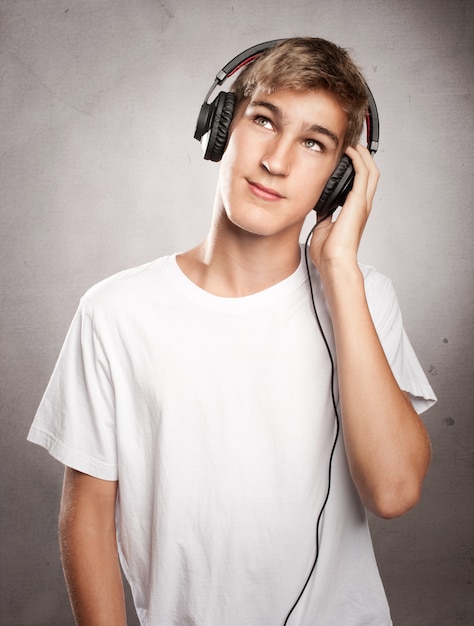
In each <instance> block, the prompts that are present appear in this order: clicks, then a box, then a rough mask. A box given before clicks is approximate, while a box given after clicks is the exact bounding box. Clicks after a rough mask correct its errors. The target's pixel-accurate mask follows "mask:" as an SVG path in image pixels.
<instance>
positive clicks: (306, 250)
mask: <svg viewBox="0 0 474 626" xmlns="http://www.w3.org/2000/svg"><path fill="white" fill-rule="evenodd" d="M327 217H329V215H327V216H326V217H325V218H323V219H326V218H327ZM321 221H323V220H320V221H319V222H316V224H315V225H314V226H313V227H312V228H311V230H310V232H309V234H308V237H307V238H306V241H305V248H304V255H305V263H306V273H307V276H308V283H309V290H310V294H311V303H312V307H313V312H314V316H315V318H316V322H317V324H318V328H319V330H320V332H321V336H322V338H323V341H324V345H325V346H326V350H327V353H328V355H329V361H330V363H331V399H332V405H333V408H334V414H335V419H336V433H335V435H334V441H333V444H332V448H331V454H330V455H329V467H328V488H327V491H326V496H325V498H324V502H323V504H322V506H321V509H320V511H319V515H318V519H317V522H316V553H315V557H314V560H313V564H312V566H311V569H310V571H309V574H308V576H307V577H306V580H305V582H304V585H303V587H302V589H301V591H300V593H299V595H298V597H297V598H296V600H295V602H294V604H293V606H292V607H291V609H290V610H289V612H288V614H287V616H286V618H285V621H284V622H283V626H287V624H288V620H289V619H290V617H291V614H292V613H293V611H294V610H295V608H296V606H297V604H298V602H299V601H300V600H301V598H302V596H303V594H304V592H305V590H306V588H307V586H308V584H309V581H310V580H311V577H312V575H313V573H314V570H315V569H316V564H317V562H318V558H319V548H320V540H319V527H320V524H321V519H322V516H323V513H324V511H325V509H326V504H327V503H328V500H329V494H330V491H331V476H332V461H333V458H334V452H335V450H336V444H337V441H338V438H339V431H340V419H339V412H338V410H337V402H336V395H335V391H334V389H335V378H336V368H335V364H334V357H333V355H332V352H331V348H330V347H329V342H328V340H327V337H326V335H325V333H324V330H323V327H322V324H321V320H320V318H319V314H318V310H317V307H316V301H315V297H314V291H313V284H312V282H311V271H310V267H309V259H308V244H309V240H310V238H311V236H312V234H313V232H314V229H315V228H316V227H317V226H318V225H319V224H320V223H321Z"/></svg>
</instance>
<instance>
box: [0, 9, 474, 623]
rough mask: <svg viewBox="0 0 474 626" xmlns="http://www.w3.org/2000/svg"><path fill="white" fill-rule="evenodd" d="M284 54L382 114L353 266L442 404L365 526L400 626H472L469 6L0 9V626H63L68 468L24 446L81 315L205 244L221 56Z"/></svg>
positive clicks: (429, 416)
mask: <svg viewBox="0 0 474 626" xmlns="http://www.w3.org/2000/svg"><path fill="white" fill-rule="evenodd" d="M297 34H305V35H319V36H323V37H326V38H329V39H332V40H334V41H336V42H338V43H340V44H341V45H343V46H345V47H348V48H350V49H352V50H353V51H354V55H355V57H356V59H357V60H358V62H359V64H360V65H361V66H362V68H363V70H364V72H365V74H366V77H367V79H368V81H369V83H370V85H371V87H372V89H373V91H374V94H375V96H376V100H377V103H378V106H379V110H380V115H381V149H380V152H379V154H378V156H377V162H378V165H379V167H380V169H381V172H382V179H381V182H380V188H379V193H378V201H377V203H376V208H375V210H374V214H373V217H372V218H371V222H370V224H369V226H368V228H367V232H366V237H365V241H364V243H363V248H362V251H361V260H364V261H365V262H368V263H371V264H374V265H376V266H377V267H378V268H379V269H380V270H381V271H383V272H385V273H387V274H389V275H390V276H391V277H392V278H393V280H394V283H395V286H396V288H397V291H398V294H399V299H400V302H401V305H402V309H403V311H404V316H405V323H406V327H407V329H408V331H409V334H410V337H411V339H412V342H413V344H414V345H415V348H416V350H417V352H418V354H419V357H420V360H421V362H422V364H423V365H424V367H425V369H426V371H427V373H428V375H429V378H430V382H431V383H432V384H433V386H434V388H435V391H436V392H437V394H438V396H439V398H440V401H439V403H438V405H437V406H436V407H435V408H434V409H432V410H431V411H430V412H429V413H428V414H427V415H426V423H427V426H428V428H429V432H430V434H431V437H432V441H433V446H434V460H433V466H432V469H431V472H430V475H429V477H428V480H427V483H426V488H425V492H424V497H423V500H422V502H421V503H420V505H419V506H418V507H417V508H416V509H415V510H414V511H412V512H411V513H410V514H408V515H407V516H406V517H404V518H402V519H400V520H395V521H389V522H387V521H379V520H373V530H374V541H375V544H376V549H377V554H378V557H379V561H380V567H381V571H382V573H383V576H384V580H385V583H386V587H387V592H388V595H389V598H390V601H391V604H392V609H393V617H394V623H395V625H396V626H440V625H442V626H451V625H452V624H466V625H467V624H472V623H473V620H474V615H473V604H472V584H471V583H472V569H470V567H471V561H470V556H472V552H471V550H472V521H473V520H472V512H473V496H472V453H473V450H472V442H473V438H472V429H473V423H474V420H473V419H472V418H473V391H472V390H473V376H472V375H473V350H472V348H473V342H472V336H473V333H472V331H473V322H472V319H473V289H472V261H473V258H472V256H473V255H472V250H473V246H472V237H473V212H472V202H473V183H472V179H473V174H472V172H473V151H472V138H473V136H474V133H473V98H472V91H473V62H472V59H473V57H474V55H473V3H472V1H471V0H457V1H456V0H451V1H450V0H358V1H357V2H354V0H332V1H331V2H325V3H323V2H315V0H292V1H291V2H288V1H287V0H286V1H283V0H273V1H272V2H270V1H269V0H260V1H259V2H254V0H240V1H239V2H238V3H235V4H231V3H229V2H226V1H225V0H224V1H223V0H200V1H197V2H179V1H178V0H165V1H163V2H158V1H157V0H82V1H81V2H72V1H71V0H68V1H67V0H57V1H53V0H42V1H36V2H31V1H28V0H2V2H0V82H1V99H0V112H1V126H0V128H1V130H0V133H1V137H0V159H1V165H0V172H1V173H0V176H1V189H2V202H1V206H0V211H1V215H0V220H1V222H0V227H1V236H2V244H1V246H0V271H1V280H2V284H1V290H2V291H1V301H0V312H1V351H0V370H1V371H0V385H1V392H0V393H1V403H0V409H1V422H2V423H1V433H2V435H1V444H0V445H1V450H0V463H1V493H0V495H1V507H2V511H1V528H0V538H1V549H0V575H1V580H0V583H1V585H0V624H1V626H67V625H70V624H72V618H71V615H70V610H69V605H68V601H67V597H66V593H65V590H64V583H63V580H62V574H61V571H60V564H59V558H58V549H57V545H56V517H57V507H58V501H59V490H60V483H61V478H62V468H61V467H60V466H59V465H58V464H57V463H56V462H54V461H53V460H50V459H49V457H48V456H47V455H46V454H45V453H44V451H42V450H41V449H39V448H37V447H35V446H32V445H30V444H27V443H26V441H25V437H26V433H27V430H28V427H29V425H30V423H31V419H32V417H33V414H34V411H35V409H36V406H37V404H38V402H39V400H40V397H41V394H42V392H43V390H44V388H45V385H46V383H47V381H48V378H49V376H50V373H51V370H52V367H53V365H54V362H55V360H56V357H57V354H58V351H59V348H60V346H61V343H62V341H63V339H64V335H65V332H66V330H67V327H68V325H69V323H70V320H71V317H72V314H73V312H74V310H75V308H76V305H77V302H78V299H79V297H80V296H81V294H82V293H83V292H84V290H85V289H86V288H87V287H89V286H90V285H92V284H93V283H95V282H96V281H97V280H99V279H101V278H103V277H105V276H107V275H109V274H111V273H113V272H115V271H118V270H121V269H124V268H126V267H129V266H132V265H136V264H139V263H142V262H145V261H147V260H151V259H152V258H154V257H156V256H158V255H161V254H163V253H167V252H172V251H175V250H178V249H184V248H186V247H189V246H191V245H192V244H193V243H195V242H197V241H198V240H199V239H200V238H201V237H202V236H203V235H204V234H205V232H206V229H207V225H208V222H209V217H210V210H211V204H212V195H213V184H214V180H215V175H216V171H217V170H216V167H217V166H216V165H213V164H210V163H205V162H204V161H203V160H202V159H201V152H200V148H199V146H198V144H197V143H196V142H195V141H194V140H193V139H192V135H193V131H194V124H195V118H196V116H197V112H198V110H199V107H200V104H201V101H202V99H203V98H204V95H205V93H206V91H207V89H208V86H210V84H211V82H212V78H213V76H214V74H215V72H216V71H217V70H218V69H220V68H221V67H222V66H223V65H224V64H225V63H226V62H227V61H228V60H229V59H230V58H231V57H233V56H234V55H235V54H237V53H238V52H240V51H241V50H243V49H244V48H246V47H247V46H250V45H252V44H254V43H257V42H260V41H265V40H267V39H273V38H276V37H285V36H291V35H297ZM134 623H135V621H134V618H133V617H131V618H130V625H131V624H134ZM224 626H225V625H224ZM259 626H264V625H259ZM272 626H273V625H272Z"/></svg>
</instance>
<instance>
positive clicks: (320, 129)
mask: <svg viewBox="0 0 474 626" xmlns="http://www.w3.org/2000/svg"><path fill="white" fill-rule="evenodd" d="M250 106H251V107H265V108H267V109H268V110H269V111H271V112H272V113H274V114H275V115H276V116H277V118H278V119H279V120H282V119H283V111H282V110H281V109H280V107H278V106H276V105H275V104H273V102H268V101H267V100H252V101H251V102H250ZM302 130H303V131H304V132H309V133H311V132H313V133H321V134H322V135H326V137H328V138H329V139H331V141H333V142H334V144H335V145H336V147H337V146H339V137H338V136H337V135H336V133H334V132H333V131H332V130H329V128H326V127H325V126H321V125H320V124H308V125H304V124H303V127H302Z"/></svg>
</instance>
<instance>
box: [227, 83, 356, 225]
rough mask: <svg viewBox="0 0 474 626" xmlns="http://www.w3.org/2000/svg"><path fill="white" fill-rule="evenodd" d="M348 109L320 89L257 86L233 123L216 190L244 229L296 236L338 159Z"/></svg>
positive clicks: (230, 216) (231, 214) (235, 221)
mask: <svg viewBox="0 0 474 626" xmlns="http://www.w3.org/2000/svg"><path fill="white" fill-rule="evenodd" d="M346 128H347V115H346V113H345V112H344V111H343V109H342V108H341V107H340V105H339V104H338V103H337V101H336V99H335V98H334V96H332V95H331V94H330V93H328V92H326V91H294V90H282V91H276V92H274V93H271V94H268V93H265V92H264V91H262V90H261V89H257V90H256V91H255V93H254V94H253V95H252V97H251V98H249V99H248V100H246V101H244V102H243V103H242V104H241V106H240V107H239V109H238V110H237V112H236V114H235V117H234V121H233V122H232V127H231V132H230V138H229V143H228V146H227V148H226V151H225V153H224V156H223V158H222V163H221V169H220V174H219V193H220V199H221V201H222V204H223V207H224V210H225V212H226V214H227V217H228V218H229V220H230V221H231V222H232V223H233V224H234V225H236V226H237V227H239V228H241V229H242V230H244V231H247V232H250V233H253V234H256V235H264V236H271V235H276V234H279V233H286V234H288V235H289V236H290V237H299V233H300V230H301V227H302V225H303V222H304V219H305V217H306V215H307V214H308V213H309V212H310V211H311V210H312V209H313V207H314V206H315V205H316V202H317V200H318V199H319V197H320V195H321V192H322V190H323V189H324V185H325V184H326V182H327V180H328V178H329V177H330V175H331V174H332V172H333V170H334V168H335V167H336V165H337V163H338V162H339V159H340V157H341V151H342V145H343V142H344V136H345V132H346Z"/></svg>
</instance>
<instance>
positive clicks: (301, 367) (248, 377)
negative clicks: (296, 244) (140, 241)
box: [28, 256, 435, 626]
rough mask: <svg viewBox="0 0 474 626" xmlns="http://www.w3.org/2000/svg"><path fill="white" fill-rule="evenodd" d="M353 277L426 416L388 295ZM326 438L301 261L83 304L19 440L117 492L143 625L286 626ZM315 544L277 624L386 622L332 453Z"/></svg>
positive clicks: (159, 284) (152, 280)
mask: <svg viewBox="0 0 474 626" xmlns="http://www.w3.org/2000/svg"><path fill="white" fill-rule="evenodd" d="M313 271H314V275H313V282H314V290H315V296H316V302H317V306H318V309H319V311H318V312H319V314H320V317H321V322H322V324H323V328H324V329H325V333H326V335H327V337H328V341H329V344H330V346H331V348H332V350H333V351H334V345H333V338H332V333H331V324H330V319H329V315H328V311H327V307H326V303H325V300H324V297H323V292H322V289H321V286H320V284H319V281H318V276H317V272H316V270H313ZM362 271H363V273H364V276H365V282H366V292H367V297H368V301H369V303H370V307H371V312H372V316H373V318H374V321H375V324H376V327H377V330H378V333H379V335H380V338H381V341H382V344H383V346H384V349H385V350H386V353H387V356H388V359H389V361H390V363H391V365H392V368H393V371H394V373H395V376H396V377H397V380H398V381H399V384H400V386H401V387H402V388H403V389H404V390H406V391H408V392H410V393H411V394H412V397H413V401H414V404H415V407H416V408H417V410H418V411H421V410H423V409H424V408H427V406H429V404H431V403H432V402H433V401H434V400H435V397H434V395H433V392H432V390H431V388H430V386H429V384H428V382H427V380H426V377H425V376H424V374H423V372H422V370H421V368H420V365H419V363H418V361H417V359H416V356H415V355H414V352H413V350H412V348H411V346H410V343H409V342H408V339H407V338H406V336H405V333H404V331H403V327H402V323H401V317H400V313H399V310H398V305H397V302H396V298H395V295H394V292H393V289H392V286H391V283H390V281H389V280H387V279H386V278H385V277H383V276H382V275H380V274H378V273H377V272H376V271H375V270H374V269H372V268H369V267H362ZM334 433H335V417H334V409H333V405H332V400H331V371H330V362H329V358H328V354H327V351H326V348H325V346H324V343H323V339H322V336H321V333H320V330H319V328H318V327H317V325H316V322H315V318H314V313H313V310H312V308H311V302H310V298H309V290H308V284H307V277H306V270H305V267H304V261H303V262H302V263H301V264H300V267H299V268H298V270H297V271H296V272H295V273H294V274H293V275H291V276H290V277H289V278H287V279H286V280H284V281H282V282H280V283H278V284H277V285H275V286H273V287H271V288H269V289H266V290H264V291H262V292H259V293H257V294H254V295H251V296H247V297H242V298H222V297H218V296H214V295H211V294H209V293H207V292H205V291H203V290H201V289H200V288H199V287H197V286H196V285H195V284H193V283H192V282H191V281H190V280H189V279H188V278H187V277H186V276H185V275H184V274H183V273H182V272H181V270H180V269H179V267H178V265H177V263H176V258H175V256H169V257H163V258H160V259H158V260H157V261H154V262H152V263H148V264H146V265H143V266H141V267H138V268H135V269H132V270H129V271H125V272H122V273H120V274H117V275H115V276H113V277H111V278H109V279H107V280H105V281H103V282H102V283H99V284H98V285H96V286H95V287H93V288H92V289H91V290H89V291H88V292H87V294H86V295H85V296H84V297H83V299H82V300H81V304H80V307H79V309H78V311H77V314H76V316H75V318H74V320H73V322H72V325H71V328H70V330H69V333H68V336H67V338H66V341H65V344H64V347H63V350H62V352H61V355H60V357H59V360H58V363H57V365H56V368H55V371H54V374H53V376H52V378H51V381H50V384H49V386H48V389H47V390H46V393H45V395H44V397H43V400H42V402H41V405H40V407H39V409H38V413H37V415H36V417H35V420H34V423H33V425H32V427H31V430H30V433H29V436H28V438H29V440H30V441H33V442H35V443H38V444H40V445H42V446H44V447H45V448H46V449H47V450H48V451H49V452H50V453H51V454H52V455H53V456H54V457H55V458H57V459H59V460H60V461H61V462H62V463H64V464H65V465H68V466H70V467H73V468H75V469H77V470H80V471H82V472H85V473H88V474H91V475H92V476H96V477H98V478H102V479H105V480H118V481H119V500H118V506H117V526H118V540H119V550H120V557H121V562H122V565H123V568H124V572H125V574H126V576H127V578H128V580H129V582H130V585H131V588H132V593H133V596H134V601H135V605H136V608H137V612H138V616H139V619H140V621H141V624H142V625H143V626H184V625H186V626H191V625H193V626H282V624H283V622H284V620H285V617H286V615H287V613H288V611H289V610H290V608H291V607H292V606H293V603H294V602H295V600H296V598H297V597H298V594H299V592H300V590H301V588H302V586H303V584H304V581H305V579H306V577H307V575H308V573H309V571H310V568H311V565H312V563H313V560H314V554H315V528H316V520H317V516H318V513H319V511H320V508H321V505H322V503H323V500H324V497H325V494H326V491H327V480H328V479H327V476H328V463H329V454H330V450H331V446H332V442H333V439H334ZM320 540H321V547H320V554H319V559H318V563H317V567H316V569H315V572H314V574H313V575H312V577H311V580H310V583H309V585H308V587H307V588H306V590H305V593H304V594H303V596H302V598H301V601H300V602H299V603H298V605H297V607H296V609H295V611H294V612H293V613H292V616H291V618H290V620H289V622H288V626H296V625H298V626H315V625H316V626H342V625H343V626H370V625H373V626H386V625H389V624H391V620H390V615H389V609H388V606H387V602H386V598H385V594H384V590H383V587H382V583H381V581H380V578H379V574H378V570H377V566H376V563H375V558H374V554H373V550H372V545H371V540H370V536H369V531H368V526H367V520H366V515H365V510H364V507H363V505H362V504H361V501H360V499H359V497H358V494H357V492H356V490H355V487H354V485H353V483H352V480H351V478H350V475H349V471H348V467H347V463H346V457H345V452H344V446H343V441H342V437H339V440H338V443H337V447H336V452H335V456H334V461H333V469H332V484H331V491H330V497H329V502H328V505H327V508H326V510H325V513H324V516H323V519H322V523H321V529H320Z"/></svg>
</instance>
